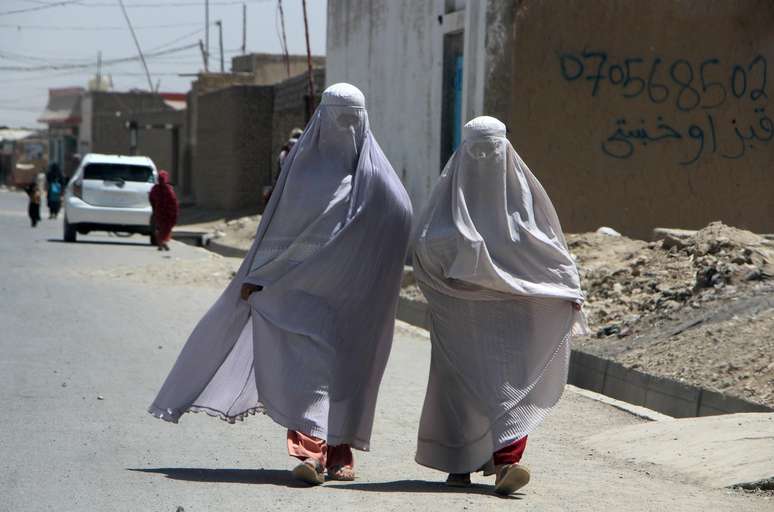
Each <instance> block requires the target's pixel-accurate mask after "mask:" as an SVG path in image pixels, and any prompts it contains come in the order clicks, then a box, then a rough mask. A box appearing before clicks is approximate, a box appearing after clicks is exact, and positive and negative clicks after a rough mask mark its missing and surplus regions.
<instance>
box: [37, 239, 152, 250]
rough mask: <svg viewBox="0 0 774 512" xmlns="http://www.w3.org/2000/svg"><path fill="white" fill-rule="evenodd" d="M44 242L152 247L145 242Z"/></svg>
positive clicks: (57, 240)
mask: <svg viewBox="0 0 774 512" xmlns="http://www.w3.org/2000/svg"><path fill="white" fill-rule="evenodd" d="M46 242H50V243H52V244H75V245H122V246H129V247H147V248H149V249H153V248H154V246H152V245H150V244H149V243H147V242H140V241H137V242H120V241H118V240H78V241H76V242H65V241H64V240H62V239H60V238H49V239H47V240H46Z"/></svg>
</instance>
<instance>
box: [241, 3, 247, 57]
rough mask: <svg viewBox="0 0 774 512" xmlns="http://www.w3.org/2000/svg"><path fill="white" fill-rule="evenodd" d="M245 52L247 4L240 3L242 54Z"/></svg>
mask: <svg viewBox="0 0 774 512" xmlns="http://www.w3.org/2000/svg"><path fill="white" fill-rule="evenodd" d="M245 53H247V4H242V55H244V54H245Z"/></svg>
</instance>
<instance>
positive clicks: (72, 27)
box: [0, 23, 201, 32]
mask: <svg viewBox="0 0 774 512" xmlns="http://www.w3.org/2000/svg"><path fill="white" fill-rule="evenodd" d="M200 26H201V23H170V24H166V25H140V26H137V27H134V29H135V30H155V29H170V28H182V27H200ZM0 28H13V29H17V30H49V31H52V32H69V31H72V32H110V31H126V30H129V29H128V28H126V27H125V26H117V25H103V26H96V27H95V26H87V25H70V26H59V25H23V24H18V23H0Z"/></svg>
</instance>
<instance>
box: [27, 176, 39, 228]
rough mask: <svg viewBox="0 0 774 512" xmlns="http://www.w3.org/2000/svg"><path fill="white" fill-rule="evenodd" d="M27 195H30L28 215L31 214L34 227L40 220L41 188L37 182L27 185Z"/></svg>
mask: <svg viewBox="0 0 774 512" xmlns="http://www.w3.org/2000/svg"><path fill="white" fill-rule="evenodd" d="M25 192H27V196H28V197H29V204H28V206H27V215H29V216H30V222H31V223H32V227H33V228H34V227H35V226H37V225H38V222H40V189H39V188H38V184H37V183H33V184H32V185H29V186H27V188H26V189H25Z"/></svg>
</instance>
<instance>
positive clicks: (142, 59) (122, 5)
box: [118, 0, 306, 92]
mask: <svg viewBox="0 0 774 512" xmlns="http://www.w3.org/2000/svg"><path fill="white" fill-rule="evenodd" d="M118 4H119V5H120V6H121V10H122V11H124V18H126V23H127V25H129V32H131V33H132V39H134V44H135V46H137V53H139V54H140V60H141V61H142V67H144V68H145V76H146V77H148V88H149V89H150V90H151V92H153V80H151V76H150V71H148V64H147V63H146V62H145V55H143V54H142V48H140V42H139V41H138V40H137V34H135V33H134V27H132V22H131V20H130V19H129V15H128V14H127V13H126V7H124V0H118ZM304 15H306V14H304Z"/></svg>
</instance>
